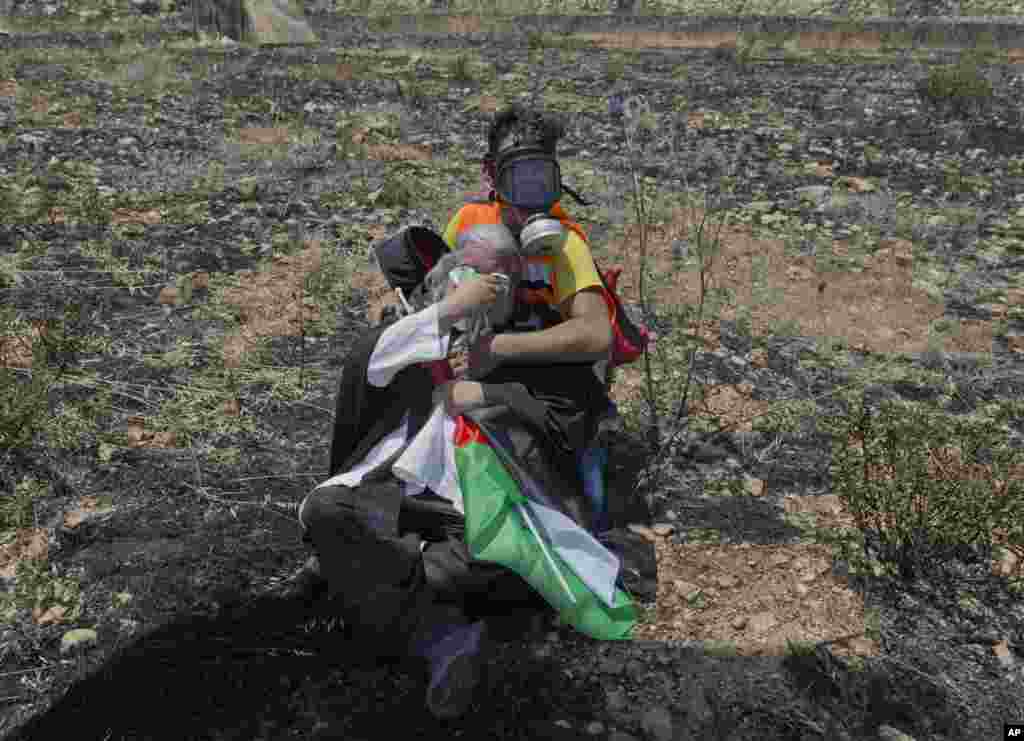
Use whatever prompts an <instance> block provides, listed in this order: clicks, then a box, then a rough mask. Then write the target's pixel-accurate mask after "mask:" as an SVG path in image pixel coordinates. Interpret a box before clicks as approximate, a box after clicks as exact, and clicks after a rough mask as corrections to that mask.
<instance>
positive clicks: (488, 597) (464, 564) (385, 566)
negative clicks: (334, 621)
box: [300, 474, 544, 646]
mask: <svg viewBox="0 0 1024 741" xmlns="http://www.w3.org/2000/svg"><path fill="white" fill-rule="evenodd" d="M402 488H403V485H402V483H401V482H399V481H398V480H397V479H395V478H394V477H393V476H392V475H390V474H384V475H377V476H373V475H371V476H368V477H367V478H364V479H363V482H362V483H361V484H360V485H359V486H358V487H357V488H354V489H353V488H349V487H346V486H331V487H324V488H322V489H316V490H314V491H313V492H312V493H311V494H310V495H309V497H307V499H306V502H305V503H304V504H303V506H302V509H301V511H300V518H301V521H302V523H303V525H304V527H305V535H304V537H303V540H304V541H306V542H307V543H309V544H310V545H311V546H312V547H313V550H314V551H315V552H316V554H317V556H318V557H319V559H320V570H321V574H322V575H323V576H324V578H325V579H326V580H327V585H328V589H329V591H330V593H331V595H332V597H335V598H337V600H338V602H339V603H340V604H341V606H342V610H343V612H344V615H343V617H344V618H345V621H346V623H349V624H351V625H352V627H353V629H354V630H356V631H358V632H359V633H361V634H365V635H372V636H376V638H377V639H379V640H380V641H381V642H388V643H391V644H392V645H395V646H398V645H399V644H401V645H402V646H404V645H405V643H406V642H407V641H408V638H409V637H410V636H411V635H412V634H413V632H415V631H416V630H417V628H419V627H421V626H423V625H424V624H425V621H429V620H431V619H432V616H435V617H436V615H438V614H440V612H439V605H444V604H448V605H456V606H458V607H460V608H462V610H463V611H464V612H465V613H466V614H467V615H470V616H474V617H484V616H487V615H495V614H502V613H503V612H505V611H506V610H509V609H513V608H517V607H529V608H533V609H543V608H544V603H543V601H542V600H541V598H540V597H539V596H538V595H537V594H536V593H535V592H534V591H533V590H532V589H531V588H530V586H529V585H528V584H527V583H526V582H525V581H524V580H523V579H522V578H521V577H519V575H518V574H515V573H514V572H512V571H509V570H508V569H506V568H504V567H502V566H498V565H497V564H489V563H485V562H482V561H475V560H473V558H472V556H471V555H470V554H469V550H468V548H467V547H466V544H465V540H464V531H465V521H464V518H463V516H462V515H461V514H459V512H458V511H457V510H456V509H455V508H454V507H453V506H452V505H451V504H450V503H449V502H448V500H446V499H443V498H442V497H439V496H436V495H433V494H425V495H420V496H417V497H407V496H405V495H404V492H403V490H402ZM424 543H425V544H426V548H425V550H423V549H422V546H423V544H424Z"/></svg>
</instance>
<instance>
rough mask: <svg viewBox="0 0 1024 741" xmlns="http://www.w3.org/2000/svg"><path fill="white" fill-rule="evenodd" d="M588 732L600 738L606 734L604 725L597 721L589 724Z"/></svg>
mask: <svg viewBox="0 0 1024 741" xmlns="http://www.w3.org/2000/svg"><path fill="white" fill-rule="evenodd" d="M586 731H587V733H589V734H590V735H591V736H600V735H601V734H602V733H604V723H601V722H600V721H597V720H592V721H590V722H589V723H587V728H586Z"/></svg>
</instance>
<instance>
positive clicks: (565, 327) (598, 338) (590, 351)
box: [491, 287, 612, 365]
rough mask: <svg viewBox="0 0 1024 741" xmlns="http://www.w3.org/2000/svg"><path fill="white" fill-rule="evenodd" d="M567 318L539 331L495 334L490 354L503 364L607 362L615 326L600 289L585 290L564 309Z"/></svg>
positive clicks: (570, 298)
mask: <svg viewBox="0 0 1024 741" xmlns="http://www.w3.org/2000/svg"><path fill="white" fill-rule="evenodd" d="M560 308H561V309H562V314H563V316H568V319H567V320H566V321H564V322H562V323H561V324H558V325H556V326H554V327H551V328H549V329H544V330H539V331H536V332H506V333H503V334H499V335H496V336H495V338H494V341H493V342H492V343H491V352H492V353H493V354H494V355H495V356H496V358H497V360H498V361H499V362H500V363H502V364H509V365H522V364H526V365H534V364H540V363H586V362H596V361H598V360H604V359H605V358H607V357H608V351H609V349H610V348H611V343H612V325H611V321H610V320H609V318H608V307H607V305H606V304H605V301H604V297H603V296H602V295H601V289H600V288H597V287H594V288H585V289H583V290H582V291H579V292H577V293H575V294H573V295H572V296H570V297H569V298H568V299H566V300H565V301H564V302H563V303H562V305H561V307H560Z"/></svg>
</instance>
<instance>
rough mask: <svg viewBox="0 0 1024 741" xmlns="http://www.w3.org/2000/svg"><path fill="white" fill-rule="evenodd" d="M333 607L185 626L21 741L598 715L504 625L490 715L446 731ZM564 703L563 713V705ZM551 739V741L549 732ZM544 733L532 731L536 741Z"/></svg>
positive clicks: (531, 722)
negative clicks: (340, 624)
mask: <svg viewBox="0 0 1024 741" xmlns="http://www.w3.org/2000/svg"><path fill="white" fill-rule="evenodd" d="M329 616H330V610H329V608H323V607H321V608H320V609H311V608H303V607H302V606H300V605H297V604H295V603H294V602H290V601H286V600H282V599H273V598H260V599H257V600H255V601H253V602H250V603H248V604H247V605H245V606H239V607H234V608H232V609H229V610H225V611H222V613H221V614H219V615H217V616H185V617H182V618H180V619H177V620H175V621H173V622H171V623H169V624H167V625H164V626H162V627H160V628H158V629H156V630H154V631H153V632H151V633H149V634H147V635H145V636H144V637H142V638H140V639H138V640H137V641H135V642H134V643H132V644H131V645H130V646H127V647H125V648H123V649H121V650H120V651H118V652H117V653H115V654H114V655H113V656H112V657H110V658H109V659H108V660H106V661H104V662H103V663H102V664H101V665H99V666H98V667H96V668H95V669H93V670H92V671H91V672H90V673H89V675H88V676H86V677H85V678H84V679H82V680H80V681H77V682H74V683H71V686H70V687H69V688H68V690H67V692H66V693H65V694H64V695H63V696H62V697H60V699H59V700H57V701H56V702H55V703H53V705H52V706H51V707H49V708H48V709H47V710H46V711H45V712H43V713H41V714H39V715H38V716H36V717H34V718H32V719H31V720H29V721H28V722H27V723H26V724H25V725H23V726H22V727H21V728H20V729H18V731H16V732H15V734H14V735H13V736H12V737H11V738H12V739H19V740H21V739H24V740H25V741H27V740H28V739H39V740H40V741H41V740H42V739H55V738H60V737H63V736H64V735H65V734H67V732H68V731H69V730H73V731H74V734H75V736H76V737H77V738H83V739H107V740H108V741H115V740H116V739H176V740H178V739H199V738H202V739H258V738H284V737H293V736H298V737H302V738H347V739H355V738H365V739H370V738H381V739H384V738H398V737H399V736H400V735H401V737H405V738H408V737H410V736H411V737H425V736H435V735H436V734H437V733H439V732H446V731H445V729H449V730H448V731H447V733H453V734H455V735H460V734H459V733H458V732H457V731H456V729H460V730H461V731H462V732H465V733H466V734H467V737H470V738H485V737H495V736H494V735H492V734H495V730H496V729H501V728H503V729H504V730H503V731H502V732H501V733H500V734H497V737H502V738H540V737H542V736H545V735H546V734H549V733H550V727H551V718H552V717H553V715H554V714H555V713H556V712H562V713H565V712H572V708H576V710H578V711H579V714H580V715H582V716H586V715H588V714H589V716H590V717H593V715H594V713H595V711H596V709H595V708H594V707H591V706H590V704H589V702H590V700H589V698H592V697H595V696H597V693H592V692H581V690H580V688H578V687H573V686H571V685H570V684H569V682H567V681H566V680H565V679H564V678H563V677H562V674H561V672H559V671H557V669H556V668H555V667H554V661H555V660H554V659H553V658H551V657H543V658H537V657H536V656H533V655H531V654H529V652H525V651H523V648H522V634H521V633H519V632H518V631H517V629H514V628H512V627H510V626H511V625H512V624H513V623H514V624H516V625H523V624H525V623H526V621H515V620H511V619H510V620H509V622H508V624H502V625H498V626H496V630H495V631H494V633H495V637H496V639H497V640H495V641H494V643H493V646H492V649H493V652H492V656H491V661H490V662H489V671H488V677H487V680H486V682H487V686H486V687H484V688H482V691H481V692H480V693H479V694H478V698H479V699H478V704H477V707H476V710H477V712H470V713H469V714H468V715H467V716H466V718H464V719H462V720H460V721H452V722H448V723H446V724H444V723H441V722H439V721H436V720H434V719H433V718H432V717H431V716H430V715H429V714H428V713H427V711H426V710H425V708H424V705H423V693H424V691H425V686H426V681H425V680H426V675H425V671H424V669H423V668H422V667H421V666H419V665H417V664H415V663H413V662H405V661H398V660H395V659H386V658H381V657H379V656H377V655H376V654H375V653H374V651H373V649H374V648H375V647H373V646H365V645H362V646H361V645H360V644H359V643H358V642H357V641H354V640H352V639H351V638H350V637H349V636H348V635H347V634H346V632H345V631H344V629H341V628H336V627H335V625H334V624H332V623H331V622H330V621H329V620H328V618H329ZM556 702H557V707H556V706H555V703H556ZM541 727H543V728H544V729H545V733H542V732H541ZM531 729H532V730H531Z"/></svg>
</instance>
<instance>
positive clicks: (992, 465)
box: [819, 394, 1024, 579]
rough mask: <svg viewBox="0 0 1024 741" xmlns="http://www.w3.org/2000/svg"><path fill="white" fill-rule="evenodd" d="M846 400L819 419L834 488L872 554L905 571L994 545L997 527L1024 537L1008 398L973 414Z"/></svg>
mask: <svg viewBox="0 0 1024 741" xmlns="http://www.w3.org/2000/svg"><path fill="white" fill-rule="evenodd" d="M845 401H846V403H847V405H848V409H849V411H848V413H847V415H846V416H845V417H843V418H839V419H823V420H821V421H820V422H819V424H820V426H822V427H823V428H824V429H826V430H827V431H828V432H829V433H830V434H832V435H833V436H834V438H833V440H834V443H833V451H832V468H831V473H832V477H833V479H832V483H833V490H834V491H835V493H836V494H837V495H838V496H839V497H840V499H841V500H842V501H843V503H844V505H845V506H846V508H847V509H848V510H849V512H850V513H851V514H852V516H853V518H854V521H855V523H856V525H857V527H858V528H859V529H860V531H861V533H862V534H863V535H864V536H865V537H864V541H863V542H864V544H865V546H864V547H865V557H866V558H867V557H868V553H867V550H866V549H867V547H868V544H869V543H872V542H874V543H877V544H878V553H877V554H876V555H875V558H877V560H878V561H879V562H881V563H882V564H887V565H889V566H891V567H894V568H895V570H896V571H897V572H898V573H899V575H900V576H902V577H903V578H906V579H910V578H914V577H915V576H923V575H931V574H935V573H938V572H939V571H941V570H942V568H943V566H944V565H945V563H946V562H947V561H948V560H949V559H957V560H968V559H970V558H971V557H973V556H976V555H978V554H979V553H991V551H992V547H993V545H994V543H993V535H994V532H995V531H1002V532H1003V533H1004V534H1005V535H1006V536H1007V538H1008V542H1009V543H1010V544H1011V545H1014V546H1017V547H1019V546H1020V545H1022V544H1024V482H1021V481H1016V480H1013V479H1012V478H1011V472H1013V471H1014V470H1015V469H1014V466H1018V465H1021V453H1020V452H1019V451H1014V450H1013V449H1011V448H1010V447H1009V446H1008V444H1007V439H1006V434H1005V432H1004V431H1002V430H1001V429H1000V428H1001V426H1002V425H1003V424H1004V423H1005V422H1006V420H1007V419H1009V417H1010V416H1011V415H1012V405H1000V408H999V410H998V411H997V412H996V415H995V416H996V418H995V419H994V420H992V419H990V420H979V419H972V418H966V417H965V418H958V417H954V416H951V415H948V414H945V413H942V412H938V411H935V410H933V409H929V408H927V407H925V406H923V405H919V404H911V403H908V402H894V401H886V402H883V403H882V404H881V405H880V407H879V410H878V411H877V412H874V411H872V410H871V409H870V407H869V405H868V404H867V402H866V401H865V399H864V397H863V396H861V397H860V398H857V397H856V396H855V395H853V394H846V395H845ZM849 441H853V444H851V443H850V442H849ZM954 449H959V451H960V452H959V461H962V464H960V463H958V462H957V460H958V459H957V456H956V455H953V454H952V453H951V451H953V450H954ZM930 460H931V461H937V463H936V470H935V471H930V470H929V461H930ZM985 467H987V469H988V471H987V472H985ZM968 473H970V475H968Z"/></svg>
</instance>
